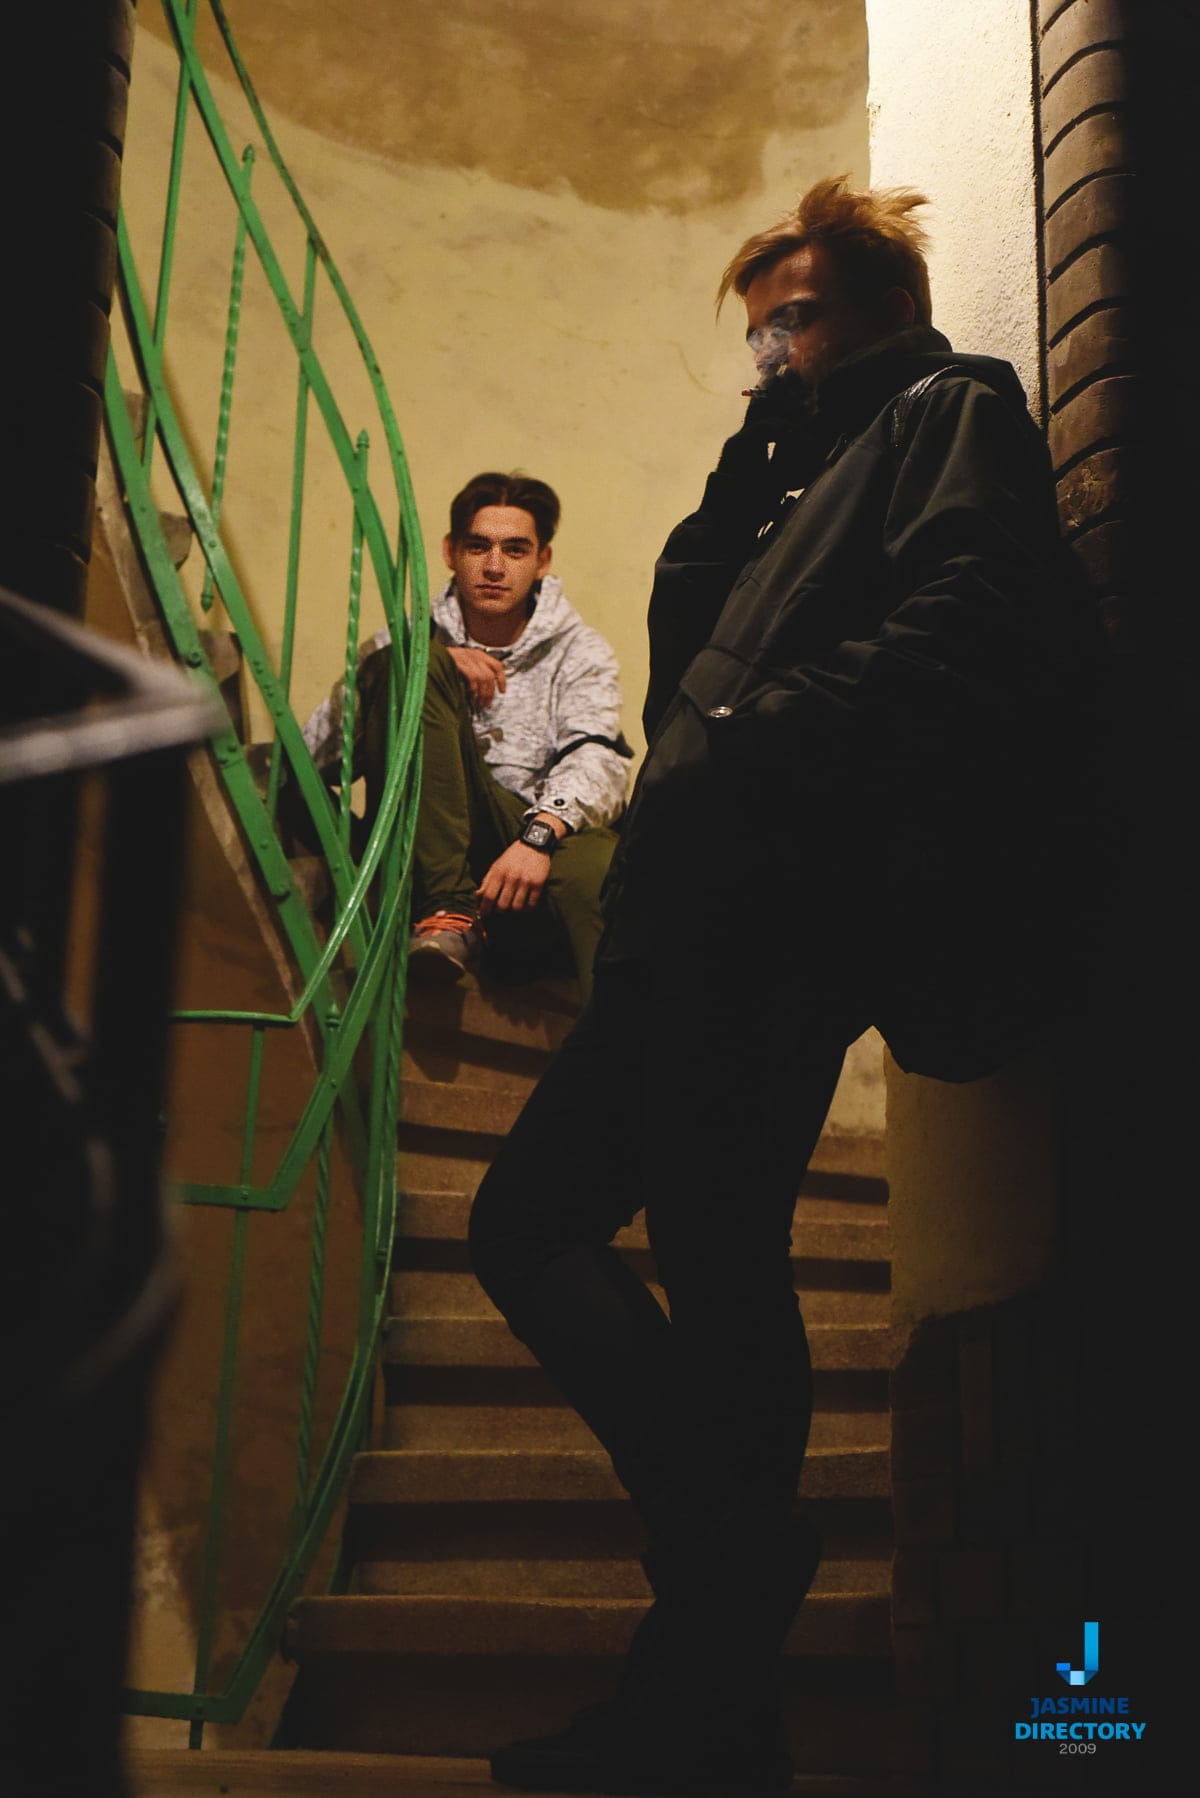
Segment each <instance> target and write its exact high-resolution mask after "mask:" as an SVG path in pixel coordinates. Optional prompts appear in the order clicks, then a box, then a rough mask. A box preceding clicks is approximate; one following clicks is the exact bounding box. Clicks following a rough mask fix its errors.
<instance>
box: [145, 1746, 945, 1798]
mask: <svg viewBox="0 0 1200 1798" xmlns="http://www.w3.org/2000/svg"><path fill="white" fill-rule="evenodd" d="M129 1771H130V1778H131V1788H132V1792H131V1798H174V1795H175V1794H177V1793H191V1794H193V1798H310V1795H312V1798H316V1795H317V1794H320V1798H376V1795H378V1798H385V1795H392V1794H394V1795H395V1798H484V1794H486V1793H494V1794H496V1795H497V1798H499V1795H500V1794H502V1793H503V1792H505V1791H508V1790H510V1789H511V1788H509V1787H505V1786H497V1785H494V1784H493V1783H492V1781H491V1779H490V1778H489V1776H488V1769H487V1762H486V1761H482V1760H446V1759H441V1758H436V1757H430V1756H427V1755H394V1754H326V1753H318V1752H313V1751H311V1750H309V1749H290V1750H286V1751H281V1752H278V1753H270V1752H259V1753H252V1752H246V1751H230V1750H225V1749H205V1750H202V1751H200V1752H199V1753H194V1754H193V1753H189V1752H188V1751H187V1750H186V1749H160V1750H156V1751H154V1752H144V1753H141V1754H139V1755H137V1756H135V1757H134V1759H133V1761H132V1764H131V1766H130V1769H129ZM792 1790H793V1792H794V1793H795V1794H796V1798H921V1795H922V1793H923V1788H922V1787H919V1786H917V1785H916V1784H914V1783H913V1782H912V1781H909V1780H862V1779H837V1778H825V1777H814V1776H801V1777H799V1778H798V1779H797V1780H796V1781H795V1783H794V1785H793V1788H792ZM543 1798H566V1795H565V1794H563V1793H558V1794H555V1793H553V1792H550V1793H545V1794H543Z"/></svg>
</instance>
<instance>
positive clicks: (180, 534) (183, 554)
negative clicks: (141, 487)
mask: <svg viewBox="0 0 1200 1798" xmlns="http://www.w3.org/2000/svg"><path fill="white" fill-rule="evenodd" d="M158 522H159V524H160V525H161V526H162V534H163V537H164V538H165V540H166V545H167V553H168V554H169V556H170V558H171V561H172V563H173V564H174V566H175V567H176V568H182V567H183V565H184V563H185V562H186V561H187V559H188V556H189V555H190V554H191V549H192V542H193V539H194V537H195V532H194V531H193V530H192V521H191V519H190V518H189V517H188V515H187V513H186V512H160V513H159V515H158Z"/></svg>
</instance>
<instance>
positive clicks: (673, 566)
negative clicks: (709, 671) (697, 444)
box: [642, 470, 754, 742]
mask: <svg viewBox="0 0 1200 1798" xmlns="http://www.w3.org/2000/svg"><path fill="white" fill-rule="evenodd" d="M720 480H721V476H720V474H719V472H717V471H715V470H714V472H713V473H712V474H711V475H710V476H709V478H708V484H707V486H706V488H705V498H704V501H703V502H702V503H701V505H700V507H699V509H698V510H697V511H695V512H692V513H690V514H689V516H688V517H687V518H685V519H683V520H682V522H681V523H679V524H677V525H676V526H675V529H674V530H673V531H672V532H671V534H670V536H669V537H668V538H667V541H666V543H665V544H664V545H663V550H662V554H661V555H660V556H659V558H658V561H657V562H656V563H655V566H654V585H653V587H652V589H651V592H650V609H649V613H648V617H647V630H648V633H649V639H650V679H649V683H648V685H647V688H646V701H645V704H644V706H643V707H642V727H643V729H644V730H645V733H646V740H647V742H649V740H650V738H651V737H652V736H653V735H654V733H655V731H656V730H657V729H658V726H659V724H660V723H661V721H662V716H663V713H664V712H665V711H666V709H667V706H668V705H669V704H670V702H671V698H672V696H673V695H674V693H675V690H676V688H677V687H678V685H679V681H680V677H681V676H682V674H683V671H684V669H685V668H686V667H687V665H688V663H689V662H690V661H691V660H692V657H693V656H695V655H696V654H697V653H698V652H699V651H700V650H701V649H703V647H704V645H705V644H706V643H707V642H708V640H709V638H710V637H711V636H712V633H713V629H714V627H715V625H716V622H717V619H718V618H719V617H720V615H721V610H722V607H723V606H724V604H725V601H726V600H727V599H728V597H729V593H730V589H731V588H732V586H733V584H734V581H735V580H736V579H737V576H738V573H739V572H740V570H741V569H742V568H743V567H744V566H745V563H746V561H747V559H748V557H749V555H750V553H751V550H752V547H753V542H754V535H753V533H752V532H747V533H738V532H735V531H731V530H730V529H729V526H728V525H727V523H726V522H725V520H724V517H723V516H722V514H721V512H720V511H719V510H715V509H714V507H713V505H712V499H711V496H712V491H713V487H714V484H715V483H719V482H720Z"/></svg>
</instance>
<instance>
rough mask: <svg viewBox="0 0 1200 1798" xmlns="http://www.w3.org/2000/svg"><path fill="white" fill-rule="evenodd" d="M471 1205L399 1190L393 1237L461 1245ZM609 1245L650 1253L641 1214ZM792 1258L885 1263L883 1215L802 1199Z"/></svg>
mask: <svg viewBox="0 0 1200 1798" xmlns="http://www.w3.org/2000/svg"><path fill="white" fill-rule="evenodd" d="M471 1203H472V1195H471V1194H470V1193H467V1192H463V1191H459V1192H454V1191H449V1192H447V1191H434V1192H419V1191H408V1190H402V1191H401V1192H400V1193H399V1195H398V1210H397V1220H396V1231H397V1235H398V1236H399V1237H401V1238H406V1239H412V1240H414V1241H419V1242H464V1241H465V1240H466V1234H467V1219H468V1217H469V1215H470V1211H471ZM614 1242H615V1243H616V1246H617V1247H618V1248H621V1249H639V1250H647V1249H649V1246H650V1243H649V1238H648V1237H647V1234H646V1219H645V1215H644V1213H641V1212H639V1213H638V1215H637V1217H636V1218H634V1220H633V1222H632V1223H631V1224H627V1225H626V1227H625V1228H624V1229H623V1230H620V1231H618V1233H617V1235H616V1237H615V1238H614ZM792 1254H793V1255H794V1256H798V1257H805V1258H807V1259H809V1260H828V1261H887V1260H889V1259H890V1257H891V1233H890V1231H889V1229H888V1220H887V1209H886V1207H885V1206H883V1205H864V1204H861V1203H857V1202H856V1201H854V1200H853V1199H837V1198H820V1197H809V1196H807V1195H805V1194H802V1195H801V1197H800V1199H799V1201H798V1203H797V1207H796V1216H795V1221H794V1222H793V1225H792Z"/></svg>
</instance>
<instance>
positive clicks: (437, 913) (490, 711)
mask: <svg viewBox="0 0 1200 1798" xmlns="http://www.w3.org/2000/svg"><path fill="white" fill-rule="evenodd" d="M559 515H560V508H559V502H558V497H557V495H556V494H555V493H554V491H553V490H552V489H551V488H550V487H548V486H547V485H546V483H545V481H538V480H534V479H533V478H532V477H531V476H528V475H523V474H496V473H484V474H478V475H476V476H474V478H473V479H472V480H470V481H468V482H467V485H466V486H465V487H464V488H463V489H462V491H461V492H460V493H458V494H456V495H455V497H454V499H453V500H452V501H451V504H450V529H449V532H448V533H447V535H446V537H445V539H444V541H443V544H442V553H443V555H444V557H445V561H446V566H447V567H448V568H449V569H450V571H451V575H452V579H451V580H450V582H449V583H448V584H447V585H446V586H445V587H444V588H443V589H442V591H441V592H440V593H439V594H437V595H436V597H435V598H434V600H433V602H432V612H433V632H434V635H433V642H432V644H431V646H430V657H429V679H428V683H427V686H426V690H425V705H424V711H423V714H422V756H423V762H422V767H423V774H422V782H421V804H420V810H419V813H418V816H417V831H416V839H415V842H414V848H413V885H414V908H415V909H414V916H415V919H416V922H415V924H414V929H413V937H412V941H411V943H410V945H409V972H410V976H411V977H412V978H414V979H428V980H443V981H453V980H457V979H458V978H459V976H460V975H461V974H462V973H463V972H464V970H466V969H473V968H475V967H477V966H478V965H479V962H480V959H481V952H482V950H483V942H484V936H485V934H486V935H487V936H488V937H489V938H490V939H492V943H491V946H492V947H493V948H495V949H496V950H497V951H499V952H500V953H501V954H502V955H503V956H504V959H505V961H506V962H507V964H508V965H509V966H510V967H512V966H514V965H516V966H519V967H520V968H521V969H522V970H524V971H531V970H534V969H539V968H544V967H545V966H548V965H552V964H553V962H554V960H555V958H556V956H559V957H561V954H562V952H563V950H564V949H566V950H567V951H568V952H569V954H570V958H571V961H572V963H573V965H574V968H575V972H576V975H577V978H578V980H579V985H580V990H581V994H582V996H583V998H584V999H585V1000H586V998H587V997H588V994H589V993H590V991H591V982H592V961H593V957H594V955H595V950H596V944H597V942H598V941H599V938H600V930H601V918H600V888H601V886H602V884H603V881H604V877H605V875H606V873H607V871H608V866H609V862H610V860H611V858H612V852H613V848H614V846H615V844H616V836H615V835H614V833H613V831H612V830H611V829H609V828H608V827H609V826H610V825H611V824H612V823H613V821H614V820H615V819H616V818H617V817H618V815H619V814H620V812H621V811H622V809H623V807H624V803H625V792H626V785H627V762H628V760H629V758H630V756H631V754H632V751H631V750H630V749H629V747H628V745H627V744H626V742H625V740H624V738H623V736H622V735H621V689H620V682H619V677H618V672H617V659H616V656H615V655H614V654H613V651H612V650H611V648H610V647H609V645H608V644H607V643H606V642H605V640H604V638H603V637H601V636H600V634H599V632H597V631H594V630H592V629H591V628H590V626H588V625H586V624H585V623H584V622H583V619H582V618H580V616H579V614H578V613H577V612H576V611H575V610H574V608H573V607H572V606H571V605H570V604H569V603H568V601H567V598H566V596H565V594H564V593H563V590H562V584H561V582H559V581H558V580H557V579H556V577H555V576H554V575H552V574H550V573H549V572H548V571H549V568H550V558H551V548H550V541H551V538H552V537H553V536H554V533H555V530H556V529H557V527H558V521H559ZM388 642H389V637H388V633H387V631H386V630H383V631H380V632H378V633H377V634H376V636H375V637H374V638H373V639H372V643H371V646H370V650H369V652H368V654H367V655H366V656H365V657H364V659H363V661H362V663H361V664H360V667H359V674H358V693H359V702H358V707H357V714H356V727H357V729H356V735H357V739H358V740H357V742H356V748H355V761H354V769H355V773H356V774H363V775H364V776H365V778H366V783H367V819H368V821H369V819H370V818H371V816H372V815H373V812H374V807H375V806H376V805H377V803H378V795H379V793H380V791H381V790H382V786H383V777H384V773H385V756H386V752H387V707H388V695H389V663H390V655H389V650H388ZM304 736H305V740H306V742H307V743H308V746H309V749H310V750H311V752H312V755H313V759H314V760H315V762H316V763H317V766H318V768H322V769H335V768H336V767H337V765H338V760H339V757H340V742H341V688H340V687H338V688H337V689H335V691H334V692H333V694H331V696H330V698H329V699H327V700H326V701H325V702H324V703H323V704H322V705H321V706H319V707H318V708H317V710H316V711H315V712H314V713H313V714H312V716H311V717H310V718H309V720H308V722H307V724H306V725H305V727H304Z"/></svg>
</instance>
